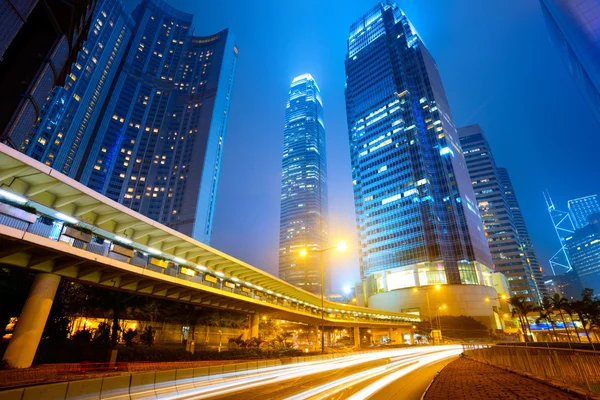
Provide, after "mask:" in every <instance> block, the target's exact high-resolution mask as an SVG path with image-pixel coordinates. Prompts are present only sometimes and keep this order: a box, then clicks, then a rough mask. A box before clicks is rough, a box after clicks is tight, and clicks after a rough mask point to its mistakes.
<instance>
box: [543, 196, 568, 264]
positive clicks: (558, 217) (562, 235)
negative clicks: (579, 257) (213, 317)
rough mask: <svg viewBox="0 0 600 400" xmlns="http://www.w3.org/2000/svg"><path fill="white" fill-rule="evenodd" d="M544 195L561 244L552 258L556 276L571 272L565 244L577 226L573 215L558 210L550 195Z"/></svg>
mask: <svg viewBox="0 0 600 400" xmlns="http://www.w3.org/2000/svg"><path fill="white" fill-rule="evenodd" d="M543 194H544V199H545V200H546V206H547V207H548V214H550V219H551V220H552V225H553V226H554V231H555V232H556V235H557V236H558V240H559V242H560V249H559V250H558V251H557V252H556V253H554V255H553V256H552V258H550V268H551V269H552V273H553V274H554V275H557V274H562V273H566V272H571V270H572V267H571V260H570V259H569V254H568V252H567V248H566V247H565V242H566V239H567V237H570V236H571V235H572V234H573V232H575V226H574V225H573V221H572V220H571V215H570V214H569V213H568V212H567V211H561V210H557V209H556V207H555V206H554V203H553V202H552V199H551V198H550V193H548V191H546V192H543Z"/></svg>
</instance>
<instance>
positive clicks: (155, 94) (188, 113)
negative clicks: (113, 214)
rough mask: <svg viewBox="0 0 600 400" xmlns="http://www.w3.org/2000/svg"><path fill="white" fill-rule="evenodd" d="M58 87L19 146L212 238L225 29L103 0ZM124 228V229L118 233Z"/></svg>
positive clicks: (230, 70)
mask: <svg viewBox="0 0 600 400" xmlns="http://www.w3.org/2000/svg"><path fill="white" fill-rule="evenodd" d="M96 14H97V19H96V20H95V24H94V25H93V26H92V27H91V29H90V32H89V35H88V40H87V41H86V45H85V46H84V49H83V52H82V53H81V54H80V55H79V57H78V59H77V62H76V63H75V64H74V69H73V73H72V74H71V75H70V77H69V79H68V80H67V85H66V86H65V87H64V88H55V89H54V92H53V95H52V96H51V100H50V101H49V102H48V103H47V104H46V105H45V106H44V112H43V117H42V119H41V120H40V122H39V123H38V124H37V126H36V128H35V130H34V132H33V133H32V134H31V135H30V136H29V139H28V140H27V142H26V143H25V145H24V146H23V150H24V151H26V152H27V153H28V154H30V155H31V156H33V157H34V158H36V159H38V160H41V161H43V162H45V163H46V164H48V165H50V166H52V167H53V168H55V169H57V170H59V171H61V172H63V173H66V174H68V175H69V176H71V177H73V178H75V179H77V180H79V181H80V182H82V183H83V184H85V185H87V186H89V187H90V188H92V189H94V190H96V191H97V192H100V193H102V194H104V195H106V196H107V197H109V198H111V199H113V200H115V201H118V202H119V203H121V204H123V205H125V206H127V207H130V208H131V209H133V210H135V211H138V212H140V213H142V214H144V215H146V216H148V217H150V218H152V219H154V220H156V221H158V222H161V223H163V224H165V225H167V226H170V227H172V228H174V229H176V230H178V231H180V232H182V233H184V234H186V235H189V236H191V237H193V238H195V239H197V240H199V241H201V242H204V243H209V242H210V236H211V232H212V221H213V215H214V209H215V202H216V195H217V186H218V181H219V172H220V169H221V159H222V154H223V142H224V140H225V132H226V128H227V119H228V115H229V104H230V100H231V90H232V85H233V78H234V73H235V69H236V63H237V54H238V50H237V48H236V47H235V44H234V37H233V35H232V34H231V33H230V32H229V31H228V30H224V31H221V32H218V33H216V34H214V35H210V36H205V37H199V36H193V34H192V28H191V25H192V19H193V15H191V14H187V13H184V12H181V11H179V10H176V9H175V8H173V7H171V6H169V5H168V4H166V3H164V2H162V1H160V0H144V1H143V2H142V3H141V4H140V5H138V6H137V8H136V9H135V10H134V12H133V15H132V17H130V16H125V15H123V11H122V4H121V3H120V2H119V1H116V0H105V1H104V2H103V3H101V7H100V6H99V8H98V10H97V13H96ZM124 234H125V235H127V232H124Z"/></svg>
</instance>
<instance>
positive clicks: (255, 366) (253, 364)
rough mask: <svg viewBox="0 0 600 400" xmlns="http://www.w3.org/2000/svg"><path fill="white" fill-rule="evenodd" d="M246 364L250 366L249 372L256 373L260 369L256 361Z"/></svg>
mask: <svg viewBox="0 0 600 400" xmlns="http://www.w3.org/2000/svg"><path fill="white" fill-rule="evenodd" d="M246 364H247V365H248V372H254V371H255V370H256V369H258V363H257V362H256V361H250V362H249V363H246Z"/></svg>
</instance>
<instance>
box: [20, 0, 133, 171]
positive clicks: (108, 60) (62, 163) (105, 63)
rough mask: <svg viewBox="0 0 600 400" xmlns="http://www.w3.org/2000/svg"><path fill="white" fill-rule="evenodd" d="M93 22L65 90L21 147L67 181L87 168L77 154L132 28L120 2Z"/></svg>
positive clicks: (110, 1)
mask: <svg viewBox="0 0 600 400" xmlns="http://www.w3.org/2000/svg"><path fill="white" fill-rule="evenodd" d="M93 21H94V23H93V25H92V27H91V28H90V31H89V32H88V35H87V39H86V41H85V42H84V44H83V46H82V49H81V51H80V52H79V53H78V55H77V58H76V60H75V63H74V64H73V67H72V69H71V73H70V74H69V75H68V77H67V79H66V82H65V85H64V86H56V87H55V88H54V89H53V91H52V94H51V95H50V97H49V100H48V101H46V103H45V104H44V105H43V107H42V109H41V111H40V117H39V119H38V121H37V123H36V125H35V126H34V128H33V130H32V131H30V132H29V134H28V135H27V137H26V138H25V140H24V141H23V143H20V144H19V148H20V150H21V151H23V152H24V153H25V154H27V155H29V156H30V157H33V158H34V159H36V160H38V161H41V162H43V163H45V164H46V165H48V166H50V167H52V168H54V169H56V170H57V171H60V172H62V173H63V174H65V175H69V176H70V177H71V178H75V175H76V173H77V171H78V169H79V167H80V166H81V165H82V162H85V159H86V154H85V151H81V150H85V149H86V148H87V146H88V143H89V140H90V137H91V136H92V135H90V131H91V129H93V127H94V126H95V124H96V122H97V121H98V118H99V117H100V115H101V113H102V107H103V105H104V103H105V102H106V101H107V96H108V93H109V92H110V87H111V85H112V84H113V81H114V79H115V77H116V76H117V73H118V70H119V64H120V63H121V61H122V59H123V56H124V54H125V52H126V49H125V48H126V46H127V44H128V42H129V39H130V38H131V35H132V33H133V28H134V21H133V19H132V18H131V16H130V15H129V14H128V13H126V11H125V9H124V7H123V4H122V3H121V1H120V0H104V1H101V2H99V3H98V5H97V6H96V8H95V10H94V16H93Z"/></svg>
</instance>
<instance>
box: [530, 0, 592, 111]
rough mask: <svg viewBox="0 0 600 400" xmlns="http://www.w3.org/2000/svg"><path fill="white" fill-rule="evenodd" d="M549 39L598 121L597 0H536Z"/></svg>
mask: <svg viewBox="0 0 600 400" xmlns="http://www.w3.org/2000/svg"><path fill="white" fill-rule="evenodd" d="M540 2H541V7H542V12H543V14H544V17H545V19H546V25H547V27H548V31H549V33H550V39H551V41H552V42H553V43H554V45H555V46H556V48H557V49H558V51H559V52H560V55H561V58H562V59H563V61H564V63H565V65H566V67H567V69H568V70H569V73H570V74H571V76H572V77H573V79H574V80H575V83H576V84H577V86H578V87H579V89H580V90H581V92H582V94H583V96H584V98H585V99H586V101H587V103H588V105H589V106H590V108H591V109H592V112H593V113H594V116H595V117H596V119H597V120H598V122H600V31H599V30H598V29H597V26H598V24H599V23H600V2H598V0H540Z"/></svg>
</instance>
